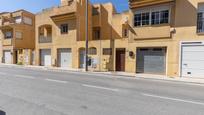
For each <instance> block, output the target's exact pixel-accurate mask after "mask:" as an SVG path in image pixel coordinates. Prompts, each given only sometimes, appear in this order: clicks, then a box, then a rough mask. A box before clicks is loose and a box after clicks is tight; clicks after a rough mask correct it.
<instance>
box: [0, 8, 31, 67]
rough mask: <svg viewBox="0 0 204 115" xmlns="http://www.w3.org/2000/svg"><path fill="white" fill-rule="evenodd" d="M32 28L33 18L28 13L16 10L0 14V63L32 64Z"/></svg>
mask: <svg viewBox="0 0 204 115" xmlns="http://www.w3.org/2000/svg"><path fill="white" fill-rule="evenodd" d="M34 28H35V16H34V14H32V13H30V12H27V11H25V10H18V11H15V12H5V13H1V14H0V41H1V52H0V59H1V62H3V63H8V64H29V65H30V64H32V61H31V60H32V55H31V54H32V52H33V51H34V48H35V42H34V41H35V35H34V33H35V31H34ZM6 52H7V53H6Z"/></svg>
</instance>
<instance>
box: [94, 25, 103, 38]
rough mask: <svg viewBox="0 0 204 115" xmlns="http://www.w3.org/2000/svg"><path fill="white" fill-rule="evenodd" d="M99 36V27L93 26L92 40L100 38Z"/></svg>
mask: <svg viewBox="0 0 204 115" xmlns="http://www.w3.org/2000/svg"><path fill="white" fill-rule="evenodd" d="M100 38H101V29H100V27H95V28H93V40H100Z"/></svg>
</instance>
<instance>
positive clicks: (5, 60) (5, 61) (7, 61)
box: [4, 51, 12, 64]
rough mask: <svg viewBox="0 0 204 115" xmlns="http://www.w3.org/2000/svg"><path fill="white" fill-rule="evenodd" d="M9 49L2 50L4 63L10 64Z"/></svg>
mask: <svg viewBox="0 0 204 115" xmlns="http://www.w3.org/2000/svg"><path fill="white" fill-rule="evenodd" d="M11 58H12V56H11V51H4V63H6V64H11Z"/></svg>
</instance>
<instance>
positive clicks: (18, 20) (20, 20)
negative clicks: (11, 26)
mask: <svg viewBox="0 0 204 115" xmlns="http://www.w3.org/2000/svg"><path fill="white" fill-rule="evenodd" d="M21 22H22V17H21V16H17V17H15V23H17V24H20V23H21Z"/></svg>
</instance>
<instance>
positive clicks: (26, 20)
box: [23, 17, 33, 25]
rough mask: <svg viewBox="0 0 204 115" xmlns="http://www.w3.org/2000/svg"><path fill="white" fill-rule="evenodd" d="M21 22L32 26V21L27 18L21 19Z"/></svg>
mask: <svg viewBox="0 0 204 115" xmlns="http://www.w3.org/2000/svg"><path fill="white" fill-rule="evenodd" d="M23 22H24V23H25V24H28V25H32V24H33V20H32V19H31V18H29V17H23Z"/></svg>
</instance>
